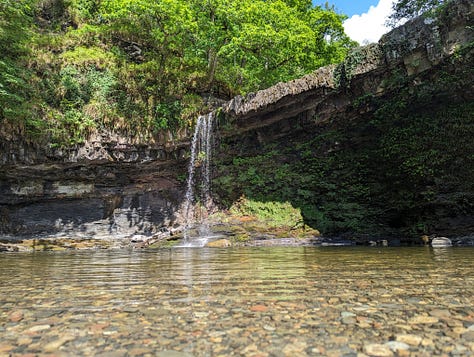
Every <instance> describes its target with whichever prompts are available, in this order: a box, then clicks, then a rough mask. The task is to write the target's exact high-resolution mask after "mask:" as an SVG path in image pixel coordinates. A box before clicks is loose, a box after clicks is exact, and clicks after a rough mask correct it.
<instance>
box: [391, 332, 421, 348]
mask: <svg viewBox="0 0 474 357" xmlns="http://www.w3.org/2000/svg"><path fill="white" fill-rule="evenodd" d="M396 340H397V341H398V342H403V343H406V344H407V345H410V346H418V345H419V344H420V343H421V341H422V340H423V338H422V337H421V336H417V335H410V334H405V335H398V336H397V337H396Z"/></svg>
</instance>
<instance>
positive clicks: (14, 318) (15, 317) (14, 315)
mask: <svg viewBox="0 0 474 357" xmlns="http://www.w3.org/2000/svg"><path fill="white" fill-rule="evenodd" d="M23 315H24V314H23V311H20V310H17V311H13V312H11V313H10V315H8V319H9V320H10V322H20V321H21V320H23Z"/></svg>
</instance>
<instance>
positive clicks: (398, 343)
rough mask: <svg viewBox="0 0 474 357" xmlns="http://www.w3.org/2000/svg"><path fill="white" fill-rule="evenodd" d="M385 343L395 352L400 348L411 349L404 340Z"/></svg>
mask: <svg viewBox="0 0 474 357" xmlns="http://www.w3.org/2000/svg"><path fill="white" fill-rule="evenodd" d="M385 345H386V346H387V347H388V348H390V350H392V351H393V352H397V351H400V350H409V349H410V346H409V345H408V344H406V343H404V342H401V341H389V342H387V343H385Z"/></svg>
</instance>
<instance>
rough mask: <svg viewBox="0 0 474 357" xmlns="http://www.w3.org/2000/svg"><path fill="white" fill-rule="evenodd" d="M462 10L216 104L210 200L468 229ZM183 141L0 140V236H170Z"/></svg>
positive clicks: (417, 227) (331, 230) (458, 231)
mask: <svg viewBox="0 0 474 357" xmlns="http://www.w3.org/2000/svg"><path fill="white" fill-rule="evenodd" d="M473 11H474V4H473V3H472V1H470V0H459V1H456V2H454V3H452V4H451V5H449V6H447V7H446V8H445V9H444V11H443V12H442V13H441V14H440V15H439V16H438V17H437V18H433V19H432V18H426V17H424V18H423V17H422V18H418V19H416V20H413V21H411V22H409V23H407V24H406V25H404V26H402V27H400V28H398V29H395V30H393V31H392V32H390V33H389V34H387V35H385V36H384V37H383V38H382V39H381V40H380V42H379V43H378V44H372V45H369V46H365V47H361V48H357V49H355V50H354V51H353V52H352V53H351V54H350V55H349V57H348V58H347V59H346V61H345V62H344V63H342V64H340V65H338V66H329V67H324V68H321V69H318V70H317V71H315V72H314V73H312V74H309V75H307V76H305V77H303V78H300V79H297V80H294V81H291V82H288V83H280V84H277V85H275V86H273V87H271V88H269V89H266V90H263V91H260V92H257V93H255V94H250V95H248V96H246V97H236V98H234V99H233V100H231V101H230V102H228V103H226V104H225V105H224V106H223V107H222V108H220V109H218V110H217V111H216V117H217V121H218V125H217V126H216V129H215V137H216V141H215V146H216V147H215V150H216V151H215V160H214V164H213V166H214V168H213V169H214V170H213V172H214V181H213V182H214V187H213V190H214V192H215V194H216V199H217V202H218V203H219V204H220V205H221V206H222V207H225V206H226V205H230V204H231V203H232V202H233V201H235V200H237V199H238V198H239V197H240V196H241V195H242V194H244V195H246V196H248V197H252V198H254V199H257V200H263V201H266V200H275V201H284V202H291V204H292V205H294V206H295V207H300V208H301V210H302V212H303V216H304V219H305V221H307V223H308V224H310V225H311V226H313V227H315V228H318V229H322V231H323V232H324V233H327V234H339V235H341V234H345V235H349V234H350V235H351V236H354V234H355V235H356V236H358V237H360V236H364V234H367V235H373V234H383V235H390V234H392V235H400V234H404V235H409V234H413V235H418V234H435V233H443V234H450V235H457V236H459V235H469V234H472V232H474V219H473V218H472V217H474V214H473V213H474V212H473V207H474V204H473V202H474V189H473V187H472V183H470V182H471V178H472V175H473V174H474V164H473V161H474V148H473V145H472V142H471V138H472V137H474V132H473V127H474V122H473V115H472V112H473V110H474V108H473V105H472V103H473V98H474V88H473V85H472V83H473V68H474V65H473V41H474V30H473V25H474V23H473ZM188 147H189V138H188V139H187V140H181V141H176V140H175V141H174V142H173V143H171V142H170V143H169V144H166V145H165V144H154V145H152V144H150V145H148V146H139V145H134V144H133V143H130V142H129V141H128V140H127V138H120V137H117V136H115V135H113V134H111V133H104V134H103V135H102V136H98V137H95V138H91V139H90V140H89V141H88V142H87V143H86V144H85V145H84V146H83V147H80V148H76V149H74V150H71V151H69V152H66V151H62V152H61V151H54V152H53V151H50V150H46V149H44V150H43V149H38V148H37V147H35V146H33V145H26V144H25V145H23V144H22V145H20V144H18V143H16V142H2V143H0V234H2V235H3V237H11V238H12V237H32V236H38V235H63V236H64V235H67V236H80V237H114V238H117V239H119V238H130V237H133V236H135V237H136V236H139V235H144V236H152V235H156V234H158V233H159V232H161V231H168V232H169V230H170V229H172V227H173V226H175V227H176V226H178V225H179V223H180V222H181V218H180V217H181V216H180V214H179V209H180V207H181V206H182V201H183V199H184V186H185V175H186V164H187V159H186V157H187V154H186V152H187V150H188Z"/></svg>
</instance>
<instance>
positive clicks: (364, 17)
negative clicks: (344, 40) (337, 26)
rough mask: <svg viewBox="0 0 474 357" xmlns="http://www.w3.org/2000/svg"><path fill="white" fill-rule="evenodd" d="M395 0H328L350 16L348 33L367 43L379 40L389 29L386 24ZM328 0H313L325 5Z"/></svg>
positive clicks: (347, 23)
mask: <svg viewBox="0 0 474 357" xmlns="http://www.w3.org/2000/svg"><path fill="white" fill-rule="evenodd" d="M393 1H394V0H327V2H328V3H329V5H334V7H335V9H336V11H337V12H339V13H344V14H346V15H348V16H349V19H347V20H346V21H345V22H344V29H345V32H346V34H347V35H349V37H350V38H352V39H353V40H355V41H357V42H359V43H360V44H361V45H365V44H368V43H372V42H377V41H378V40H379V39H380V37H381V36H382V35H383V34H384V33H386V32H388V31H389V29H388V28H387V27H386V26H385V22H386V20H387V17H388V15H390V12H391V9H392V3H393ZM325 3H326V1H322V0H313V4H314V5H323V6H324V4H325Z"/></svg>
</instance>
